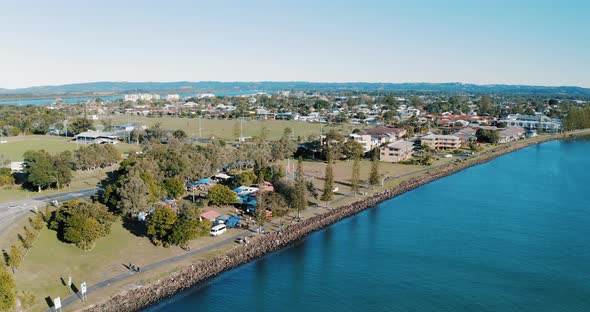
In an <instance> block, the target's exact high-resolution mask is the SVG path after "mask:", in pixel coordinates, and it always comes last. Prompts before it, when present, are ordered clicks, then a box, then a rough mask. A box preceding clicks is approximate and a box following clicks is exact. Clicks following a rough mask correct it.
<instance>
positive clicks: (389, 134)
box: [359, 126, 407, 144]
mask: <svg viewBox="0 0 590 312" xmlns="http://www.w3.org/2000/svg"><path fill="white" fill-rule="evenodd" d="M406 132H407V131H406V130H405V129H400V128H395V127H388V126H379V127H374V128H369V129H363V130H361V131H360V132H359V134H368V135H370V136H371V137H372V138H377V139H379V144H383V143H391V142H394V141H396V140H398V139H401V138H402V137H403V136H404V135H406Z"/></svg>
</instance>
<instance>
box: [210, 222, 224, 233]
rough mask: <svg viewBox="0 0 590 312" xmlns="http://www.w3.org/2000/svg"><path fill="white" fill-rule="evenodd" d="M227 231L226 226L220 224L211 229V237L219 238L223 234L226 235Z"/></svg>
mask: <svg viewBox="0 0 590 312" xmlns="http://www.w3.org/2000/svg"><path fill="white" fill-rule="evenodd" d="M226 231H227V227H226V226H225V224H218V225H216V226H214V227H212V228H211V232H210V234H211V236H218V235H221V234H223V233H225V232H226Z"/></svg>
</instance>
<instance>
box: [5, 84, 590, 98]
mask: <svg viewBox="0 0 590 312" xmlns="http://www.w3.org/2000/svg"><path fill="white" fill-rule="evenodd" d="M251 90H260V91H269V92H270V91H280V90H291V91H300V90H310V91H371V90H383V91H417V92H450V93H501V94H536V95H547V96H553V95H554V96H576V97H590V89H589V88H581V87H573V86H560V87H547V86H527V85H476V84H464V83H367V82H346V83H324V82H304V81H290V82H273V81H262V82H219V81H199V82H190V81H177V82H110V81H104V82H89V83H76V84H66V85H61V86H38V87H29V88H20V89H2V88H0V94H3V95H7V94H32V95H41V94H48V95H49V94H54V95H55V94H66V93H98V92H112V93H131V92H155V91H174V92H185V93H190V92H212V91H251Z"/></svg>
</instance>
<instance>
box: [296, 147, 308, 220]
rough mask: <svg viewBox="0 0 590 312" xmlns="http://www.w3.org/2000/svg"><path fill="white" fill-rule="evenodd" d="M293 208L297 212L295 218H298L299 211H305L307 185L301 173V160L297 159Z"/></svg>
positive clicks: (300, 158)
mask: <svg viewBox="0 0 590 312" xmlns="http://www.w3.org/2000/svg"><path fill="white" fill-rule="evenodd" d="M294 208H295V210H297V218H300V215H301V211H302V210H305V209H307V185H306V183H305V175H304V173H303V158H302V157H301V156H299V158H298V159H297V171H296V172H295V197H294Z"/></svg>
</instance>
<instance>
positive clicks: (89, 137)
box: [76, 131, 119, 144]
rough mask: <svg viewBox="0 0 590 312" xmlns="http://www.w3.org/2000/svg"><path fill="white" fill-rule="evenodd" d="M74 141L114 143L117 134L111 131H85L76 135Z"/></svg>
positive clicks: (116, 141) (116, 140) (117, 141)
mask: <svg viewBox="0 0 590 312" xmlns="http://www.w3.org/2000/svg"><path fill="white" fill-rule="evenodd" d="M76 142H79V143H87V144H116V143H119V140H118V139H117V136H116V135H114V134H113V133H111V132H102V131H86V132H82V133H80V134H78V135H76Z"/></svg>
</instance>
